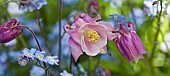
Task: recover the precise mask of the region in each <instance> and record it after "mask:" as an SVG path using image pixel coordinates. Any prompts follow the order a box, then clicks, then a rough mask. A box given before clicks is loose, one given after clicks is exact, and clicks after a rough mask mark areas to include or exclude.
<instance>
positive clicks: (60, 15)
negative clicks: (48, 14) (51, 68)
mask: <svg viewBox="0 0 170 76" xmlns="http://www.w3.org/2000/svg"><path fill="white" fill-rule="evenodd" d="M61 19H62V0H60V10H59V29H58V30H59V50H58V59H59V61H60V60H61V50H62V49H61V45H62V43H61V40H62V39H61V29H62V28H61ZM59 69H60V71H61V63H60V62H59Z"/></svg>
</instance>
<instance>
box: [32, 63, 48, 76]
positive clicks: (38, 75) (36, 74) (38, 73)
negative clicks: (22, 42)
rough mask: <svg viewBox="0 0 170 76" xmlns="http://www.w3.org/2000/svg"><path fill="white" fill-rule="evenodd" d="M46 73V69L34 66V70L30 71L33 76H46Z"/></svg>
mask: <svg viewBox="0 0 170 76" xmlns="http://www.w3.org/2000/svg"><path fill="white" fill-rule="evenodd" d="M44 74H45V71H44V69H42V68H40V67H38V66H35V65H34V66H32V69H31V70H30V75H31V76H44Z"/></svg>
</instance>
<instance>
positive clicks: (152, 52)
mask: <svg viewBox="0 0 170 76" xmlns="http://www.w3.org/2000/svg"><path fill="white" fill-rule="evenodd" d="M160 5H161V10H160V13H159V15H158V16H157V18H158V27H157V31H156V35H155V39H154V41H157V39H158V35H159V32H160V20H161V14H162V0H160ZM156 46H157V44H154V45H153V48H152V51H151V57H150V59H149V61H150V67H151V72H152V73H153V75H155V71H154V66H153V65H152V58H153V57H154V54H155V53H154V51H155V49H156Z"/></svg>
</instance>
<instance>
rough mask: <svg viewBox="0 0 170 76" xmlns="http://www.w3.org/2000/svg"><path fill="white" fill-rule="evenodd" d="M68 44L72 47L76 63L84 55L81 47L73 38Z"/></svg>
mask: <svg viewBox="0 0 170 76" xmlns="http://www.w3.org/2000/svg"><path fill="white" fill-rule="evenodd" d="M68 43H69V45H70V47H71V54H72V56H73V58H74V60H75V62H76V61H77V60H78V58H79V56H80V55H81V54H83V52H82V49H81V46H80V45H79V44H77V43H76V42H75V41H74V40H73V39H72V38H71V37H70V38H69V40H68Z"/></svg>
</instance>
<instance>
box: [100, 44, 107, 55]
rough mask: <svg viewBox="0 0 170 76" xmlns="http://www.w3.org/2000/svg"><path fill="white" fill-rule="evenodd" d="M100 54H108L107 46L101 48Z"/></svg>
mask: <svg viewBox="0 0 170 76" xmlns="http://www.w3.org/2000/svg"><path fill="white" fill-rule="evenodd" d="M100 54H107V46H104V47H103V48H102V49H100Z"/></svg>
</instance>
